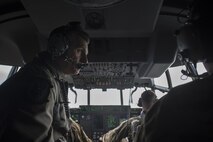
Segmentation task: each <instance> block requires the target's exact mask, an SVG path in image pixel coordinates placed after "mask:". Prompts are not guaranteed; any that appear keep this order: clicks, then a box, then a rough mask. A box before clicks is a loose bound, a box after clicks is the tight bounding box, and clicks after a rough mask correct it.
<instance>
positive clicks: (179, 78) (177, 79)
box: [0, 63, 206, 108]
mask: <svg viewBox="0 0 213 142" xmlns="http://www.w3.org/2000/svg"><path fill="white" fill-rule="evenodd" d="M10 69H11V66H4V65H0V84H1V83H2V82H3V81H4V80H6V78H7V75H8V73H9V71H10ZM182 69H185V67H183V66H182V67H173V68H170V69H169V71H170V75H171V78H172V84H173V87H175V86H177V85H180V84H184V83H187V82H190V81H192V79H191V78H189V77H188V78H187V77H186V76H183V75H182V73H181V70H182ZM197 69H198V74H202V73H204V72H206V70H205V68H204V67H203V64H201V63H199V64H198V65H197ZM154 81H155V84H156V85H160V86H164V87H168V85H167V81H166V76H165V74H163V75H162V76H160V77H159V78H156V79H155V80H154ZM133 90H134V88H132V89H125V90H123V101H124V105H130V106H131V107H137V101H138V99H139V97H140V95H141V93H142V92H143V91H144V88H138V89H137V91H136V92H135V93H134V94H133V102H132V103H129V95H130V94H131V92H132V91H133ZM76 91H77V94H78V95H77V103H75V101H74V100H75V95H74V93H73V92H72V91H70V90H69V102H70V105H69V106H70V107H71V108H73V107H79V105H87V91H86V90H82V89H77V90H76ZM155 93H156V95H157V98H158V99H159V98H161V97H162V96H163V95H165V94H166V93H162V92H160V91H156V92H155ZM90 94H91V97H90V104H91V105H120V104H121V102H120V90H117V89H107V91H102V90H101V89H93V90H91V91H90Z"/></svg>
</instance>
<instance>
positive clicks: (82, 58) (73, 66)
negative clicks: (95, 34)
mask: <svg viewBox="0 0 213 142" xmlns="http://www.w3.org/2000/svg"><path fill="white" fill-rule="evenodd" d="M72 42H73V44H72V48H70V49H69V50H68V51H67V54H66V57H67V58H68V59H70V61H69V62H67V64H66V67H65V70H64V73H65V74H72V75H76V74H79V72H80V68H78V66H77V64H78V63H84V64H85V63H88V59H87V55H88V44H89V43H88V42H87V41H85V40H84V39H82V38H81V39H80V40H73V41H72ZM74 42H75V43H74Z"/></svg>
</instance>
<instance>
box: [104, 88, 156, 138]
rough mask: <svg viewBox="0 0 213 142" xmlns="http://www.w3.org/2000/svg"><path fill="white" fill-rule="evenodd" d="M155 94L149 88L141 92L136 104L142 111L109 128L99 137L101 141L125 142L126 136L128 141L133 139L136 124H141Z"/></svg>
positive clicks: (153, 100)
mask: <svg viewBox="0 0 213 142" xmlns="http://www.w3.org/2000/svg"><path fill="white" fill-rule="evenodd" d="M156 98H157V97H156V95H155V93H154V92H153V91H151V90H146V91H144V92H143V93H142V94H141V97H140V98H139V100H138V106H139V107H142V111H141V113H140V115H139V116H136V117H132V118H129V119H128V120H126V121H123V122H122V123H121V124H120V125H119V126H118V127H116V128H114V129H112V130H110V131H109V132H107V133H106V134H104V135H103V136H102V137H101V141H103V142H125V141H127V140H126V138H127V137H128V141H133V139H134V138H135V134H136V132H137V129H138V125H141V121H143V119H144V116H145V114H146V112H147V111H148V110H149V109H150V108H151V106H152V105H153V104H154V103H155V102H156Z"/></svg>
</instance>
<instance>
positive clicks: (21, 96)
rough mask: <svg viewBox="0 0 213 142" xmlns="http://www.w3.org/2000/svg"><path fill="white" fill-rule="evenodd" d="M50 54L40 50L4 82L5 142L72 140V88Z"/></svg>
mask: <svg viewBox="0 0 213 142" xmlns="http://www.w3.org/2000/svg"><path fill="white" fill-rule="evenodd" d="M50 58H51V57H50V55H49V54H48V53H45V52H44V53H42V54H40V55H39V56H38V57H36V58H35V59H34V60H33V61H32V62H31V63H29V64H26V65H25V66H24V67H23V68H22V69H20V70H19V71H18V73H16V74H15V75H13V76H12V77H10V78H9V79H8V80H6V81H5V82H4V83H3V84H2V85H1V86H0V115H1V117H0V141H1V142H9V141H14V142H15V141H17V142H29V141H33V142H67V141H69V142H70V141H72V133H71V131H70V129H71V128H70V127H71V121H69V119H68V116H67V115H66V108H67V100H65V98H67V97H64V96H65V95H64V93H66V91H68V90H67V89H68V88H67V85H66V83H65V82H64V81H63V80H62V78H61V73H59V72H58V71H56V70H54V68H53V67H52V65H51V60H50ZM63 88H64V89H63Z"/></svg>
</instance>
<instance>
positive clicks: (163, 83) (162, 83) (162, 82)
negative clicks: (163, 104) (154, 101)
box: [154, 73, 169, 99]
mask: <svg viewBox="0 0 213 142" xmlns="http://www.w3.org/2000/svg"><path fill="white" fill-rule="evenodd" d="M154 82H155V85H158V86H162V87H165V88H168V87H169V86H168V82H167V79H166V74H165V73H163V74H162V75H161V76H160V77H158V78H154ZM166 93H167V92H161V91H159V90H155V94H156V95H157V98H158V99H160V98H161V97H162V96H164V95H165V94H166Z"/></svg>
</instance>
